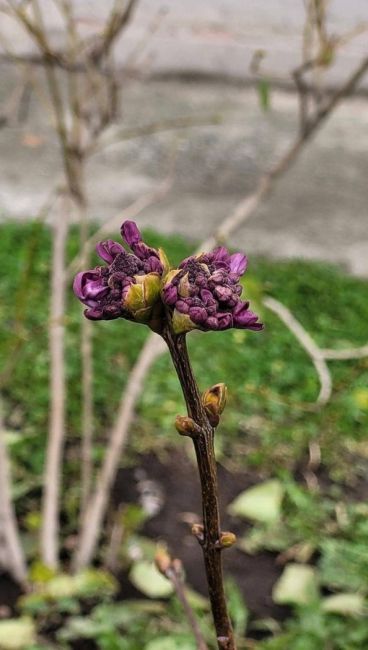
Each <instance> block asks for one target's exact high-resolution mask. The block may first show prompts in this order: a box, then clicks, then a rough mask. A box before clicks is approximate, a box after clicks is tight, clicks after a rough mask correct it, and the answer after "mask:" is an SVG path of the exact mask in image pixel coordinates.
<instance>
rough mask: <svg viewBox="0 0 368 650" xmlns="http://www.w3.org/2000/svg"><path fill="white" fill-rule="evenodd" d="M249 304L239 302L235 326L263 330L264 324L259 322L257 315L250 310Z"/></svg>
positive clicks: (235, 314)
mask: <svg viewBox="0 0 368 650" xmlns="http://www.w3.org/2000/svg"><path fill="white" fill-rule="evenodd" d="M248 304H249V303H244V302H243V303H242V302H239V303H238V304H237V305H236V307H235V309H234V312H233V314H234V326H235V327H241V328H245V329H253V330H261V329H263V324H262V323H259V322H258V316H257V314H254V313H253V312H252V311H250V309H248Z"/></svg>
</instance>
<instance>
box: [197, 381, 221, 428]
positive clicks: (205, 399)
mask: <svg viewBox="0 0 368 650" xmlns="http://www.w3.org/2000/svg"><path fill="white" fill-rule="evenodd" d="M226 398H227V387H226V386H225V384H222V383H221V384H215V385H214V386H212V387H211V388H208V389H207V390H206V391H205V392H204V393H203V395H202V404H203V406H204V410H205V411H206V414H207V417H208V419H209V421H210V424H211V426H213V427H217V425H218V423H219V422H220V415H221V413H222V412H223V410H224V408H225V406H226Z"/></svg>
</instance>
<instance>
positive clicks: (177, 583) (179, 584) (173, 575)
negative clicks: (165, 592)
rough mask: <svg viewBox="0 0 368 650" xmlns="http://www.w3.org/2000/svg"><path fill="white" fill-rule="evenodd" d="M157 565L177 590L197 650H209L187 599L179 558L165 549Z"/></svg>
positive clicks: (161, 552) (159, 552) (158, 558)
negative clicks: (171, 555)
mask: <svg viewBox="0 0 368 650" xmlns="http://www.w3.org/2000/svg"><path fill="white" fill-rule="evenodd" d="M155 563H156V566H157V568H158V570H159V571H160V572H161V573H162V575H164V576H165V577H166V578H167V579H168V580H170V582H171V584H172V586H173V588H174V590H175V593H176V595H177V597H178V599H179V601H180V603H181V605H182V607H183V610H184V614H185V616H186V618H187V621H188V623H189V625H190V628H191V630H192V632H193V636H194V638H195V640H196V644H197V650H208V646H207V643H206V642H205V640H204V638H203V635H202V632H201V629H200V627H199V625H198V621H197V619H196V616H195V614H194V611H193V609H192V607H191V605H190V603H189V600H188V598H187V594H186V589H185V583H184V577H183V568H182V563H181V562H180V560H178V559H177V558H175V559H172V558H171V557H170V555H169V554H168V553H167V552H166V551H165V550H163V549H162V550H161V549H159V551H158V552H157V554H156V557H155Z"/></svg>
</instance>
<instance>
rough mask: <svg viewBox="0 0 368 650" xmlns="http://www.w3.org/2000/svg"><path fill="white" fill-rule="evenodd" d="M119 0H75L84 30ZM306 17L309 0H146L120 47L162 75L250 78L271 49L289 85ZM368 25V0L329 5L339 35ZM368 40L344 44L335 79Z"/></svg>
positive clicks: (48, 16) (270, 60)
mask: <svg viewBox="0 0 368 650" xmlns="http://www.w3.org/2000/svg"><path fill="white" fill-rule="evenodd" d="M112 2H113V0H104V1H103V2H102V1H101V0H73V6H74V9H75V15H76V17H77V18H78V21H79V27H80V29H82V30H84V31H85V32H86V33H88V32H89V31H96V29H99V28H101V27H102V25H103V19H104V17H105V16H106V13H107V11H108V10H109V8H110V7H111V5H112ZM40 4H41V6H42V7H43V11H44V16H45V21H46V23H47V25H48V27H49V31H50V34H51V35H52V38H53V40H54V41H55V42H58V41H59V42H61V41H62V40H63V36H62V34H61V31H60V25H61V18H60V14H59V13H58V11H57V8H56V6H55V5H56V3H54V2H52V0H40ZM158 16H161V17H160V18H159V19H158ZM304 19H305V12H304V2H303V0H139V2H138V5H137V9H136V11H135V15H134V19H133V20H132V22H131V24H130V26H129V28H128V31H127V32H126V34H125V35H124V38H123V39H121V41H120V43H119V44H118V48H117V60H118V61H120V62H126V60H127V59H128V58H129V57H130V54H131V52H132V51H135V52H136V56H135V57H134V60H135V65H136V66H138V67H140V66H143V67H144V69H145V70H146V71H147V70H148V69H149V70H150V72H151V73H154V74H172V73H175V74H178V73H183V72H184V73H188V72H192V73H193V72H194V73H195V74H198V73H204V74H210V75H215V76H217V75H225V76H231V77H235V78H238V79H242V80H244V79H248V78H249V76H250V72H249V63H250V61H251V58H252V56H253V54H254V52H255V51H256V50H257V49H262V50H264V51H265V53H266V54H267V56H266V59H265V64H264V68H265V70H267V71H269V72H270V73H271V74H272V76H275V77H277V78H279V79H280V80H281V81H283V82H285V81H289V79H290V71H291V70H292V69H293V68H294V67H295V65H296V63H297V62H299V60H300V56H301V35H302V30H303V25H304ZM1 20H2V32H3V33H4V34H5V35H6V37H7V39H8V41H9V43H10V44H11V47H12V49H17V50H22V51H29V50H30V49H31V43H30V42H29V41H28V40H27V39H26V38H25V36H24V34H23V32H21V31H19V30H17V29H16V27H15V25H14V21H8V20H7V19H6V18H5V17H3V16H2V18H1ZM362 23H365V24H368V2H367V0H349V1H347V0H331V1H330V2H329V4H328V25H329V30H330V33H331V34H334V35H341V34H345V33H348V32H351V31H352V30H354V29H355V28H356V27H357V26H358V25H362ZM153 25H154V26H155V27H154V30H153V32H152V26H153ZM148 34H151V35H150V36H149V37H148V38H147V35H148ZM367 42H368V37H367V32H365V33H364V34H361V35H360V36H358V37H355V38H354V40H352V41H351V42H350V43H348V44H347V45H346V46H344V48H343V49H342V50H341V51H340V54H339V57H338V60H337V65H336V66H335V67H334V68H333V70H331V73H330V74H329V77H330V80H331V82H332V83H335V82H336V81H339V80H341V78H342V77H343V76H344V75H346V74H348V73H349V71H350V70H351V69H352V68H353V66H354V65H356V63H357V62H358V60H359V59H360V57H361V56H362V55H363V54H364V53H366V51H367ZM0 49H1V48H0ZM365 88H366V89H368V81H366V82H365Z"/></svg>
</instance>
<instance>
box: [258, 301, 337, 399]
mask: <svg viewBox="0 0 368 650" xmlns="http://www.w3.org/2000/svg"><path fill="white" fill-rule="evenodd" d="M263 304H264V305H265V306H266V307H267V308H268V309H270V310H271V311H273V312H274V313H275V314H277V316H278V317H279V318H280V319H281V320H282V322H283V323H284V324H285V325H286V327H287V328H288V329H289V330H290V332H292V333H293V334H294V336H295V337H296V338H297V339H298V341H299V343H300V344H301V346H302V347H303V348H304V350H305V351H306V352H307V354H308V355H309V357H310V358H311V360H312V362H313V365H314V367H315V369H316V371H317V374H318V377H319V380H320V383H321V388H320V392H319V395H318V398H317V402H318V403H319V404H321V405H323V404H326V403H327V402H328V400H329V399H330V397H331V391H332V380H331V375H330V371H329V369H328V367H327V364H326V362H325V359H324V356H323V352H322V350H321V348H319V347H318V345H317V344H316V343H315V342H314V341H313V339H312V337H311V336H310V334H308V332H307V331H306V330H305V329H304V327H303V326H302V325H301V324H300V323H299V321H297V320H296V318H295V317H294V316H293V314H292V313H291V311H290V310H289V309H288V308H287V307H285V305H283V304H282V303H281V302H279V301H278V300H275V298H270V297H266V298H264V299H263Z"/></svg>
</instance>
